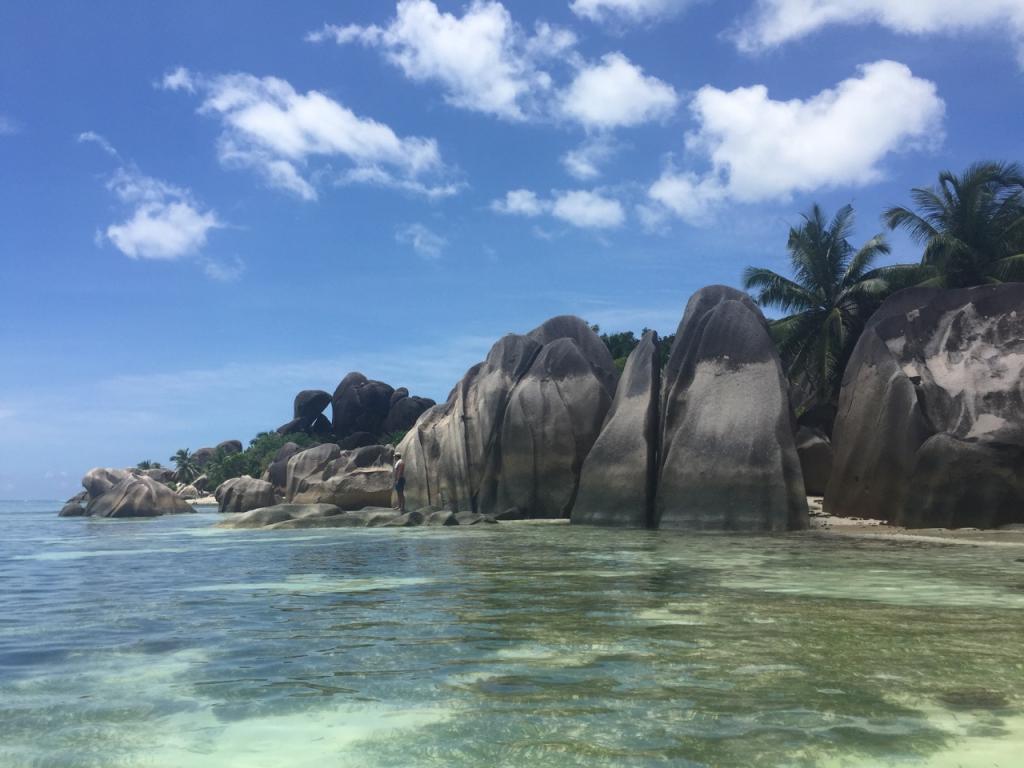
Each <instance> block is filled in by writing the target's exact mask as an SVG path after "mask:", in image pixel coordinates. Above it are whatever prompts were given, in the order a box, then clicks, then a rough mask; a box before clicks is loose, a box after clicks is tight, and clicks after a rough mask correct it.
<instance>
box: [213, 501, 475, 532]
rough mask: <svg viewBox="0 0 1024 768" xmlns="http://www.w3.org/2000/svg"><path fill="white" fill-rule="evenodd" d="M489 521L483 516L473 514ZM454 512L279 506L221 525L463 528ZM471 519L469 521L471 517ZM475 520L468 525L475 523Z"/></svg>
mask: <svg viewBox="0 0 1024 768" xmlns="http://www.w3.org/2000/svg"><path fill="white" fill-rule="evenodd" d="M468 514H469V515H471V516H473V518H481V520H480V521H482V522H488V521H487V520H484V519H483V516H482V515H473V513H468ZM456 518H457V516H456V515H455V513H453V512H448V511H441V510H416V511H411V512H405V513H400V512H397V511H395V510H393V509H390V508H383V507H365V508H363V509H358V510H350V511H345V510H342V509H339V508H338V507H336V506H334V505H331V504H276V505H274V506H272V507H266V508H264V509H255V510H253V511H251V512H246V513H245V514H241V515H230V516H228V517H227V519H225V520H223V521H221V522H220V523H218V527H219V528H266V529H268V530H289V529H296V528H411V527H418V526H453V525H459V521H458V520H457V519H456ZM467 519H468V518H467ZM475 522H478V521H476V520H473V521H471V522H468V523H467V524H470V525H472V524H475Z"/></svg>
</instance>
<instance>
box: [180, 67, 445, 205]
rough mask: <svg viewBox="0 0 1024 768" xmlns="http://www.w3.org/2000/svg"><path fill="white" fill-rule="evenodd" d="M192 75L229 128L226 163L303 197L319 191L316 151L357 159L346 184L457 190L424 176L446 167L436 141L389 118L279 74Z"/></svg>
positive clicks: (206, 110)
mask: <svg viewBox="0 0 1024 768" xmlns="http://www.w3.org/2000/svg"><path fill="white" fill-rule="evenodd" d="M172 74H174V73H172ZM188 81H189V82H190V83H192V84H193V87H194V88H195V89H196V90H198V91H201V92H202V94H203V97H204V98H203V102H202V105H201V106H200V108H199V111H200V112H201V113H203V114H208V115H215V116H217V117H218V118H220V120H221V123H222V125H223V127H224V132H223V133H222V134H221V137H220V139H219V141H218V156H219V158H220V161H221V163H222V164H223V165H225V166H226V167H233V168H250V169H253V170H255V171H256V172H258V173H259V174H260V175H261V176H263V178H264V180H265V181H266V183H267V184H268V185H269V186H271V187H274V188H277V189H283V190H285V191H287V192H291V193H292V194H294V195H296V196H297V197H299V198H301V199H303V200H315V199H316V198H317V191H316V188H315V187H314V185H313V183H312V182H311V181H310V178H309V174H308V173H307V167H308V166H309V165H310V163H311V161H313V160H315V159H317V158H332V157H341V158H345V159H346V160H348V161H349V162H350V163H352V168H350V169H349V170H348V171H345V172H343V173H342V174H341V176H340V178H339V181H340V182H341V183H352V182H354V181H365V182H368V183H376V184H384V185H386V186H393V187H399V188H402V189H405V190H407V191H410V192H416V193H420V194H425V195H427V196H431V197H436V196H445V195H447V194H453V193H454V192H455V191H457V189H458V187H455V186H453V185H450V184H444V185H441V186H440V187H437V186H431V185H430V184H428V183H425V182H423V181H422V177H424V176H428V175H434V176H436V175H439V174H441V173H442V172H444V170H445V169H444V165H443V163H442V161H441V154H440V151H439V150H438V147H437V142H436V141H435V140H433V139H426V138H421V137H417V136H411V137H404V138H403V137H400V136H398V135H397V134H396V133H395V132H394V131H393V130H392V129H391V128H390V127H389V126H387V125H385V124H384V123H379V122H377V121H376V120H373V119H371V118H366V117H360V116H358V115H356V114H355V113H354V112H352V110H350V109H348V108H347V107H345V106H343V105H342V104H340V103H338V102H337V101H335V100H333V99H331V98H330V97H328V96H326V95H324V94H323V93H320V92H319V91H312V90H311V91H307V92H306V93H299V92H298V91H296V90H295V89H294V88H293V87H292V86H291V84H289V83H288V82H287V81H285V80H281V79H280V78H276V77H263V78H260V77H255V76H254V75H249V74H231V75H219V76H215V77H210V78H205V77H198V76H195V75H192V74H189V78H188ZM385 182H386V183H385Z"/></svg>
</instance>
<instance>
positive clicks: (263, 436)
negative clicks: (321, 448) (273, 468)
mask: <svg viewBox="0 0 1024 768" xmlns="http://www.w3.org/2000/svg"><path fill="white" fill-rule="evenodd" d="M321 442H322V441H321V440H318V439H317V438H314V437H310V436H309V435H307V434H306V433H305V432H296V433H292V434H289V435H279V434H277V432H260V433H259V434H258V435H256V437H254V438H253V439H252V440H250V441H249V447H248V448H246V449H245V450H244V451H242V452H241V453H228V452H227V451H225V450H224V449H223V448H221V449H219V450H218V451H217V452H216V453H215V454H214V455H213V458H211V459H210V461H209V462H207V463H206V464H205V465H204V466H203V474H205V475H206V477H207V478H208V480H209V487H210V488H216V487H217V486H218V485H220V484H221V483H223V482H224V481H225V480H230V479H231V478H233V477H241V476H242V475H250V476H252V477H260V476H261V475H262V474H263V473H264V472H266V470H267V467H269V466H270V463H271V462H272V461H273V460H274V456H276V455H277V452H278V451H279V450H281V448H282V447H284V444H285V443H295V444H296V445H298V446H299V447H300V448H312V447H313V446H315V445H319V444H320V443H321ZM179 453H181V451H179Z"/></svg>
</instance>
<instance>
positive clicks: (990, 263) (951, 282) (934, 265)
mask: <svg viewBox="0 0 1024 768" xmlns="http://www.w3.org/2000/svg"><path fill="white" fill-rule="evenodd" d="M910 196H911V198H912V199H913V200H914V204H915V206H916V208H917V210H916V211H913V210H910V209H908V208H902V207H895V208H890V209H889V210H887V211H886V212H885V216H884V218H885V222H886V223H887V224H888V225H889V227H890V228H891V229H904V230H906V231H907V233H908V234H909V235H910V236H911V237H912V238H913V239H914V240H915V241H916V242H918V243H920V244H921V245H923V246H924V255H923V256H922V258H921V267H922V270H921V271H922V274H921V277H922V284H923V285H933V286H938V287H942V288H964V287H969V286H972V285H984V284H986V283H1000V282H1007V281H1019V280H1024V170H1022V169H1021V166H1019V165H1017V164H1016V163H993V162H985V163H975V164H974V165H972V166H971V167H970V168H968V169H967V170H966V171H964V172H963V173H962V174H961V175H959V176H957V175H956V174H954V173H951V172H950V171H943V172H942V173H940V174H939V183H938V185H937V186H935V187H917V188H915V189H913V190H912V191H911V193H910Z"/></svg>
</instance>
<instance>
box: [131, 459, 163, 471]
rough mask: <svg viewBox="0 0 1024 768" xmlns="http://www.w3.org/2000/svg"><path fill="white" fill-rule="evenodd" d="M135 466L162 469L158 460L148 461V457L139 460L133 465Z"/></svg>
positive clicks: (137, 467)
mask: <svg viewBox="0 0 1024 768" xmlns="http://www.w3.org/2000/svg"><path fill="white" fill-rule="evenodd" d="M135 468H136V469H163V467H161V466H160V462H159V461H150V460H149V459H143V460H142V461H140V462H139V463H138V464H136V465H135Z"/></svg>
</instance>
